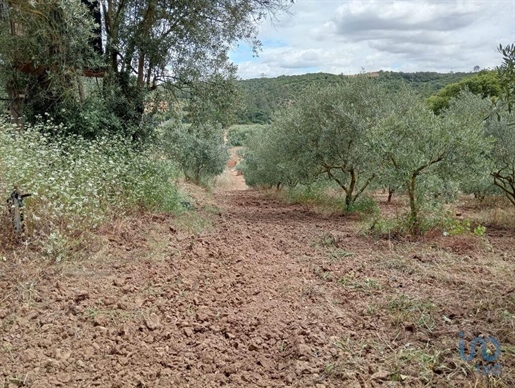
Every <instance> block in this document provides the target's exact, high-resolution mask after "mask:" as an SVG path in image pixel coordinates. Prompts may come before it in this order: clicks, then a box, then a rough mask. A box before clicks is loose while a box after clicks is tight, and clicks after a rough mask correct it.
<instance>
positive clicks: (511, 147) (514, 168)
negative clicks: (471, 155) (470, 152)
mask: <svg viewBox="0 0 515 388" xmlns="http://www.w3.org/2000/svg"><path fill="white" fill-rule="evenodd" d="M497 113H498V116H497V117H495V116H493V117H491V118H490V119H489V120H488V122H487V125H486V133H487V135H489V136H491V137H493V138H494V139H495V142H494V146H493V149H492V152H491V153H490V158H491V160H492V166H491V175H492V176H493V179H494V184H495V186H496V187H497V188H498V189H499V190H500V191H502V192H503V193H504V194H505V195H506V198H508V200H509V201H510V202H511V203H512V204H513V205H514V206H515V125H514V124H513V123H515V113H514V112H512V113H509V112H508V111H507V110H505V109H502V108H500V110H499V111H498V112H497Z"/></svg>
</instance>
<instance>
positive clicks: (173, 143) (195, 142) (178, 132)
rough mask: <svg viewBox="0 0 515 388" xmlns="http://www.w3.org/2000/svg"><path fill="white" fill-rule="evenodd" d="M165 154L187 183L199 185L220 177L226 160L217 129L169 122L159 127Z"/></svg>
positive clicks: (208, 126)
mask: <svg viewBox="0 0 515 388" xmlns="http://www.w3.org/2000/svg"><path fill="white" fill-rule="evenodd" d="M161 130H162V132H163V145H164V150H165V152H166V153H167V154H168V155H169V156H170V157H171V158H172V159H173V160H175V161H177V163H178V164H179V166H180V167H181V169H182V171H183V172H184V175H185V176H186V178H187V179H191V180H192V181H193V182H195V183H197V184H200V183H206V182H207V181H208V180H209V179H211V178H213V177H215V176H216V175H218V174H221V173H222V172H223V170H224V168H225V164H226V163H227V161H228V160H229V151H228V150H227V146H226V145H225V143H224V139H223V131H222V128H221V126H220V125H216V124H211V123H202V124H199V123H195V124H192V125H189V124H183V123H181V122H179V121H174V120H171V121H168V122H166V123H164V124H163V125H162V128H161Z"/></svg>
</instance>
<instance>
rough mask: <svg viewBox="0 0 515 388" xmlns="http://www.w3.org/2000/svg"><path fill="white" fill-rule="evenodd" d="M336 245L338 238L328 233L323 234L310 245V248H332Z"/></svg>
mask: <svg viewBox="0 0 515 388" xmlns="http://www.w3.org/2000/svg"><path fill="white" fill-rule="evenodd" d="M337 244H338V238H337V237H335V236H333V235H332V234H331V233H330V232H323V233H322V234H321V235H320V236H319V237H318V238H317V239H316V240H315V242H314V243H313V244H312V246H319V247H322V248H333V247H336V245H337Z"/></svg>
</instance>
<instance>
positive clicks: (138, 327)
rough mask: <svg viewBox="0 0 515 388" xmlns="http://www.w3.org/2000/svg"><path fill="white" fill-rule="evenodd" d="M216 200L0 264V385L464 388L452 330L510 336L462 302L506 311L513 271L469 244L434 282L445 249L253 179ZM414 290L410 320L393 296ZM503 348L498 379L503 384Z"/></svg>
mask: <svg viewBox="0 0 515 388" xmlns="http://www.w3.org/2000/svg"><path fill="white" fill-rule="evenodd" d="M215 197H216V198H215V199H216V202H217V205H218V207H219V209H220V211H219V212H218V211H214V212H213V211H212V210H211V212H210V213H209V216H210V217H211V218H212V223H213V227H212V228H210V229H209V228H208V229H206V230H205V231H204V232H202V233H200V234H195V233H186V232H185V231H184V230H183V229H178V228H176V227H175V226H174V219H173V218H167V217H157V216H155V217H153V218H151V217H148V218H147V219H144V218H143V219H139V220H138V219H134V220H132V221H130V222H129V221H127V223H126V224H125V225H121V226H118V227H117V228H116V230H109V229H107V228H106V230H104V234H105V236H104V237H105V241H106V244H105V245H104V246H101V247H97V248H95V247H92V250H93V251H96V253H95V255H93V256H92V258H91V260H86V261H83V262H73V263H65V264H62V265H56V264H41V263H30V262H26V261H24V260H23V259H22V258H20V260H18V261H17V262H16V263H15V262H4V263H2V267H0V271H1V272H0V289H1V290H2V296H1V297H0V302H1V305H0V320H1V321H0V341H1V342H0V345H1V347H2V348H1V349H0V387H17V386H27V387H38V388H40V387H41V388H44V387H120V388H121V387H216V386H227V387H284V386H292V387H318V388H322V387H376V386H392V387H394V386H415V387H417V386H434V387H438V386H458V387H461V386H463V387H468V386H470V387H472V386H475V385H474V384H479V385H477V386H482V385H481V384H482V383H485V380H484V379H483V378H482V377H480V376H478V375H477V374H475V373H474V372H473V370H472V371H471V369H470V368H468V369H467V364H466V363H465V362H461V361H460V358H459V355H458V332H459V331H460V330H462V329H463V330H464V331H466V332H470V335H469V334H467V337H466V338H467V341H470V339H471V338H469V337H471V336H472V335H476V334H478V333H486V332H488V333H492V332H493V334H495V335H496V336H497V337H498V338H499V339H500V341H501V342H502V344H503V345H504V346H506V345H507V346H511V347H512V348H513V346H515V338H514V337H513V327H511V326H509V325H510V324H511V323H512V321H511V320H509V319H508V320H507V321H506V324H505V325H504V326H502V325H501V326H496V327H500V329H496V331H493V330H492V329H491V328H489V327H488V323H487V321H486V320H485V321H484V322H483V321H482V319H483V316H479V315H477V314H476V315H474V316H473V317H472V316H471V315H470V311H473V310H474V309H475V308H477V305H478V303H479V302H478V301H479V300H480V299H481V296H480V295H476V294H475V292H476V291H477V290H485V289H486V288H489V289H490V292H492V293H499V295H501V294H502V295H504V297H503V298H504V299H502V300H499V299H497V300H498V302H499V303H504V305H502V306H501V308H502V309H504V308H506V309H507V310H506V311H507V312H508V313H510V312H511V314H513V313H515V311H513V306H514V305H515V299H514V295H513V290H511V289H510V287H511V286H513V284H511V285H510V284H506V283H502V282H499V281H498V280H497V278H496V276H497V273H492V272H489V271H488V270H487V269H483V270H482V269H481V266H480V265H476V264H475V261H476V260H479V257H480V256H481V254H480V253H479V254H478V253H476V251H475V250H477V249H482V248H481V247H479V248H478V247H477V244H476V245H475V243H470V244H472V245H471V246H472V247H469V246H465V248H464V249H465V256H464V257H466V259H464V260H465V267H466V268H464V269H463V270H459V271H457V273H456V274H447V275H442V276H443V277H442V278H439V279H435V278H431V277H430V276H428V273H429V272H428V271H429V269H428V268H429V267H430V266H431V265H434V266H435V267H438V266H443V265H447V264H448V265H454V264H453V263H454V261H452V260H454V259H455V256H453V255H454V253H452V249H451V250H448V251H446V250H443V251H441V252H444V254H441V255H440V256H439V254H437V253H434V252H433V251H432V250H431V249H432V248H431V247H429V248H427V249H426V247H427V245H420V246H419V245H416V246H412V245H409V246H406V247H404V248H402V249H403V250H402V251H400V250H399V249H397V248H396V247H394V246H392V242H390V241H376V240H373V239H371V238H369V237H361V236H360V235H359V234H358V233H357V232H356V221H355V219H352V218H351V219H348V218H347V217H342V216H321V215H318V214H315V213H312V212H310V211H307V210H305V209H304V208H303V207H301V206H296V205H286V204H284V203H283V202H281V201H279V200H277V199H274V198H273V197H267V196H266V195H264V194H262V193H260V192H258V191H253V190H247V191H241V190H234V191H226V192H220V193H217V194H216V195H215ZM199 211H200V212H202V210H199ZM510 238H511V237H510ZM463 241H465V240H463ZM474 241H475V240H474ZM502 241H503V243H504V244H506V239H503V240H502ZM511 243H513V239H512V240H511ZM470 244H469V245H470ZM458 245H459V244H458ZM465 245H466V244H465ZM460 246H461V245H460ZM421 247H422V248H421ZM444 248H445V247H444ZM494 249H495V247H494ZM435 252H440V251H435ZM445 252H449V253H445ZM442 257H443V258H442ZM405 258H407V260H410V261H412V262H414V263H415V264H413V267H410V264H406V263H405V262H404V261H403V260H405ZM440 260H442V261H440ZM502 260H505V262H506V268H505V270H506V271H508V273H506V274H505V275H506V276H508V278H509V277H510V276H512V275H513V276H515V270H514V258H513V256H512V254H511V252H510V253H509V257H508V256H506V257H504V258H503V259H502ZM446 263H447V264H446ZM35 264H37V265H35ZM476 271H479V272H476ZM481 271H483V272H482V273H481ZM510 271H511V275H510ZM444 272H445V271H444ZM472 274H477V275H472ZM471 276H476V278H474V283H475V286H474V287H476V288H474V287H473V288H470V287H468V286H467V287H466V285H467V284H469V281H470V279H471ZM512 279H513V277H512ZM406 295H410V298H411V299H406V298H404V297H403V296H406ZM403 298H404V299H403ZM428 298H430V300H432V301H433V307H428V308H427V316H426V318H425V319H426V320H427V322H426V321H422V323H421V321H420V319H423V315H421V314H419V313H418V310H416V309H411V308H410V306H411V305H407V304H406V305H403V306H400V308H399V306H398V305H399V303H397V302H399V301H406V300H408V301H411V302H410V303H414V302H413V301H423V302H424V301H426V300H429V299H428ZM483 299H484V298H483ZM483 299H481V300H483ZM402 303H404V302H402ZM424 303H425V302H424ZM415 306H418V309H419V310H421V311H422V310H423V311H426V310H424V309H425V307H423V306H425V304H423V303H422V302H420V304H419V305H418V304H417V305H415ZM403 309H404V310H405V311H408V312H410V313H413V314H418V315H413V314H412V315H409V314H404V310H403ZM392 314H393V315H395V314H397V315H395V316H393V318H392ZM442 316H445V318H446V319H447V320H448V321H447V320H442ZM421 317H422V318H421ZM508 318H509V317H508ZM485 319H486V318H485ZM492 319H494V320H495V319H497V318H496V317H493V318H492ZM431 320H433V321H434V322H432V323H431ZM503 327H504V328H505V330H504V331H503V329H502V328H503ZM488 330H490V331H488ZM433 348H434V349H436V350H434V351H433ZM436 353H437V354H436ZM424 354H425V355H427V356H429V357H430V356H434V358H433V359H431V360H428V361H427V362H426V361H420V360H419V358H420V357H422V356H423V355H424ZM403 355H404V356H406V355H409V356H410V357H408V358H403ZM512 358H513V357H511V358H510V354H509V353H508V354H507V355H503V359H502V360H503V378H504V380H503V381H501V382H500V384H501V385H499V386H510V385H509V384H511V382H514V381H515V380H513V375H512V374H513V373H514V371H515V370H514V367H515V363H514V362H513V359H512ZM460 362H461V363H460ZM2 384H3V385H2ZM502 384H505V385H502ZM506 384H508V385H506ZM485 386H486V385H485Z"/></svg>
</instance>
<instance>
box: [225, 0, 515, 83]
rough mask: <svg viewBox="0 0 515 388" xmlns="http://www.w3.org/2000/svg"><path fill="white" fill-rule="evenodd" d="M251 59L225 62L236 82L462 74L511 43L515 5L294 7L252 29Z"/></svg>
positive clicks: (428, 1)
mask: <svg viewBox="0 0 515 388" xmlns="http://www.w3.org/2000/svg"><path fill="white" fill-rule="evenodd" d="M259 38H260V40H261V42H262V43H263V48H262V51H261V52H259V56H258V57H255V56H253V54H252V50H251V48H250V47H249V46H248V45H247V44H245V43H244V42H240V43H239V44H238V45H235V47H234V48H233V50H232V51H231V53H230V59H231V60H232V61H233V62H234V63H235V64H237V65H238V75H239V77H241V78H243V79H248V78H259V77H277V76H280V75H294V74H305V73H318V72H325V73H333V74H357V73H359V72H361V71H363V70H364V71H366V72H374V71H379V70H384V71H403V72H416V71H436V72H441V73H448V72H451V71H452V72H461V71H463V72H470V71H472V70H473V69H474V67H475V66H479V67H480V68H481V69H485V68H494V67H495V66H498V65H499V64H500V63H501V61H502V57H501V55H500V54H499V52H498V47H499V44H502V45H506V44H511V43H514V42H515V0H344V1H337V0H332V1H331V0H296V1H295V4H294V5H292V6H291V8H290V14H281V15H278V16H277V19H276V20H274V21H273V22H272V21H271V20H270V19H268V20H266V21H265V22H263V23H261V24H260V25H259Z"/></svg>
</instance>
